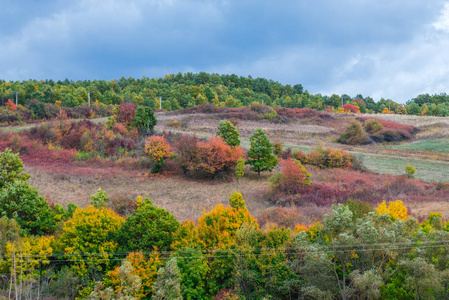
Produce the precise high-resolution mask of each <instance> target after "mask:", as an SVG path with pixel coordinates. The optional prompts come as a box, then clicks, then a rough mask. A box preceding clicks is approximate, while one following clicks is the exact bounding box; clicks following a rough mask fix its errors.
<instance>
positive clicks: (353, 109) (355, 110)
mask: <svg viewBox="0 0 449 300" xmlns="http://www.w3.org/2000/svg"><path fill="white" fill-rule="evenodd" d="M342 107H343V109H344V111H350V112H352V113H354V114H356V113H359V112H360V111H359V108H358V107H357V106H355V105H353V104H349V103H348V104H345V105H343V106H342Z"/></svg>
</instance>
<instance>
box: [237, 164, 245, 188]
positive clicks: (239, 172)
mask: <svg viewBox="0 0 449 300" xmlns="http://www.w3.org/2000/svg"><path fill="white" fill-rule="evenodd" d="M244 169H245V159H244V158H243V157H240V158H239V159H237V166H236V167H235V178H236V179H237V186H238V185H239V179H240V178H241V177H243V175H245V172H244V171H243V170H244Z"/></svg>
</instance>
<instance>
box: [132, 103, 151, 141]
mask: <svg viewBox="0 0 449 300" xmlns="http://www.w3.org/2000/svg"><path fill="white" fill-rule="evenodd" d="M132 124H133V126H134V127H135V128H136V129H137V131H138V132H139V135H140V136H147V135H150V134H152V133H153V131H154V126H156V124H157V120H156V117H155V116H154V113H153V110H152V109H151V108H150V107H148V106H139V107H138V108H137V109H136V113H135V116H134V118H133V120H132Z"/></svg>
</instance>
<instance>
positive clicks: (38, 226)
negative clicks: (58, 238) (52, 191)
mask: <svg viewBox="0 0 449 300" xmlns="http://www.w3.org/2000/svg"><path fill="white" fill-rule="evenodd" d="M0 216H6V217H8V218H14V219H16V221H17V223H18V224H19V225H20V227H21V228H22V232H24V233H27V234H39V235H41V234H47V233H52V232H54V231H55V230H56V228H57V222H56V218H55V213H54V211H53V210H52V209H51V207H50V206H49V205H48V203H47V201H46V200H45V198H44V197H43V196H41V195H39V192H38V191H37V190H36V189H35V188H32V187H31V186H30V185H29V184H28V182H25V181H14V182H11V183H8V184H6V185H5V186H4V187H3V188H2V189H1V190H0Z"/></svg>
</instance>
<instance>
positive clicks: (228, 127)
mask: <svg viewBox="0 0 449 300" xmlns="http://www.w3.org/2000/svg"><path fill="white" fill-rule="evenodd" d="M217 135H218V136H221V138H222V139H223V140H224V141H225V142H226V144H228V145H229V146H231V147H235V146H238V145H240V140H239V137H240V133H239V131H238V130H237V129H236V128H235V127H234V125H232V123H231V122H229V121H225V120H222V121H220V124H219V125H218V131H217Z"/></svg>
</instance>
